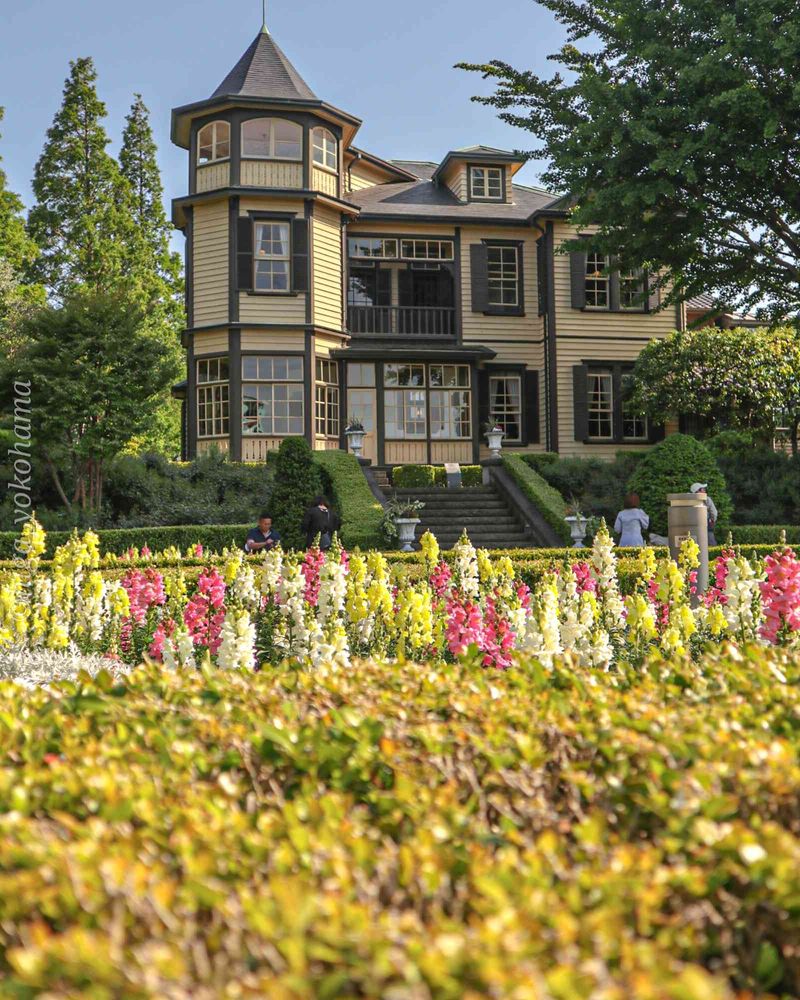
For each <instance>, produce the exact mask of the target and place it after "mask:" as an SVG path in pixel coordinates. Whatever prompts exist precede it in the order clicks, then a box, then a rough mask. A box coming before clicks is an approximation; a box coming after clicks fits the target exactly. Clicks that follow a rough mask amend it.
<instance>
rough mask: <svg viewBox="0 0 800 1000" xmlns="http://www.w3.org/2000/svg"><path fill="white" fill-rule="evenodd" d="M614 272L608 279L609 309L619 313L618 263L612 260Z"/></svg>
mask: <svg viewBox="0 0 800 1000" xmlns="http://www.w3.org/2000/svg"><path fill="white" fill-rule="evenodd" d="M611 267H612V269H613V270H612V271H611V274H610V275H609V278H608V308H609V309H610V310H611V312H619V271H618V270H617V261H616V259H615V258H614V257H612V258H611Z"/></svg>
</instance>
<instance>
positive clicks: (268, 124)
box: [242, 118, 303, 160]
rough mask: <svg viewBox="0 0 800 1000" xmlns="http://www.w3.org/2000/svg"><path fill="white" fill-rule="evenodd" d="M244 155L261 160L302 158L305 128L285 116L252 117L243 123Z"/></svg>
mask: <svg viewBox="0 0 800 1000" xmlns="http://www.w3.org/2000/svg"><path fill="white" fill-rule="evenodd" d="M242 156H245V157H248V158H250V159H261V160H302V159H303V128H302V126H301V125H298V124H297V122H290V121H286V119H284V118H251V119H250V121H246V122H244V123H243V125H242Z"/></svg>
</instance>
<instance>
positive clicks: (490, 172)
mask: <svg viewBox="0 0 800 1000" xmlns="http://www.w3.org/2000/svg"><path fill="white" fill-rule="evenodd" d="M469 191H470V197H471V198H487V199H491V200H493V201H502V199H503V171H502V169H501V168H500V167H470V170H469Z"/></svg>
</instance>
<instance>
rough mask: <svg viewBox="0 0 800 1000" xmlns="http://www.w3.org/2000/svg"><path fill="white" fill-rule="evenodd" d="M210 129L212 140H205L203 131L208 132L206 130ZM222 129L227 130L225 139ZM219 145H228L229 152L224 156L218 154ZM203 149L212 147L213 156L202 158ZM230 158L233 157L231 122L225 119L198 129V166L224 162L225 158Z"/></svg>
mask: <svg viewBox="0 0 800 1000" xmlns="http://www.w3.org/2000/svg"><path fill="white" fill-rule="evenodd" d="M208 129H211V142H210V143H209V142H203V140H202V136H203V133H204V132H206V131H208ZM221 129H224V130H225V132H226V134H227V138H225V139H223V138H222V136H221V135H220V134H219V133H220V130H221ZM219 146H227V147H228V152H227V153H225V155H224V156H218V155H217V148H218V147H219ZM203 149H210V150H211V156H210V157H209V158H208V159H207V160H204V159H202V152H201V151H202V150H203ZM230 158H231V125H230V122H226V121H223V120H220V121H214V122H209V123H208V124H207V125H204V126H203V127H202V128H201V129H199V130H198V132H197V165H198V167H205V166H208V164H209V163H222V162H223V161H224V160H229V159H230Z"/></svg>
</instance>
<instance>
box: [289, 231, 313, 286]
mask: <svg viewBox="0 0 800 1000" xmlns="http://www.w3.org/2000/svg"><path fill="white" fill-rule="evenodd" d="M308 264H309V260H308V219H295V220H294V221H293V222H292V288H293V290H294V291H295V292H307V291H308V289H309V285H310V277H309V273H308V270H309V268H308Z"/></svg>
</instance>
